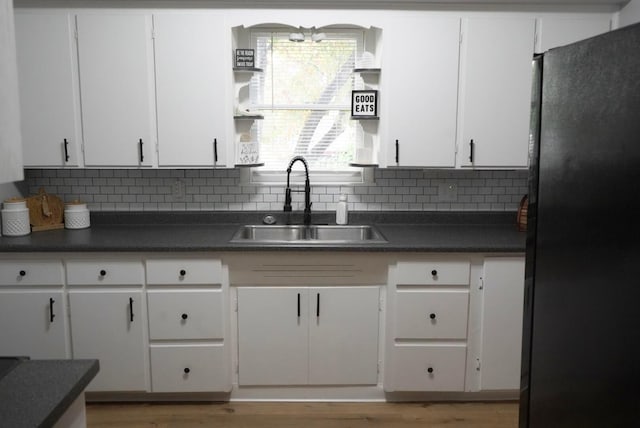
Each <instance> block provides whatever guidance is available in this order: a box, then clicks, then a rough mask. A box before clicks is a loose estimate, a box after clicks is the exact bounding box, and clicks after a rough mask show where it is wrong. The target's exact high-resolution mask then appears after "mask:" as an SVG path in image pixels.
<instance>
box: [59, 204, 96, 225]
mask: <svg viewBox="0 0 640 428" xmlns="http://www.w3.org/2000/svg"><path fill="white" fill-rule="evenodd" d="M89 226H91V220H90V215H89V209H88V208H87V204H86V203H84V202H82V201H79V200H77V199H76V200H74V201H71V202H67V203H66V204H65V206H64V227H65V228H66V229H86V228H87V227H89Z"/></svg>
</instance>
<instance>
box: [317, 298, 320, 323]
mask: <svg viewBox="0 0 640 428" xmlns="http://www.w3.org/2000/svg"><path fill="white" fill-rule="evenodd" d="M316 297H317V300H316V316H317V317H318V318H319V317H320V293H318V294H317V296H316Z"/></svg>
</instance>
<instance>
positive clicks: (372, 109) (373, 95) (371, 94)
mask: <svg viewBox="0 0 640 428" xmlns="http://www.w3.org/2000/svg"><path fill="white" fill-rule="evenodd" d="M351 116H353V117H360V118H362V117H371V118H375V117H378V91H376V90H372V89H367V90H354V91H351Z"/></svg>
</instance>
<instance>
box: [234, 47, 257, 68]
mask: <svg viewBox="0 0 640 428" xmlns="http://www.w3.org/2000/svg"><path fill="white" fill-rule="evenodd" d="M255 54H256V51H255V49H236V60H235V64H234V66H235V67H236V68H254V67H255Z"/></svg>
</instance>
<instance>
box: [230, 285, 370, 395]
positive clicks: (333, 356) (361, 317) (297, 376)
mask: <svg viewBox="0 0 640 428" xmlns="http://www.w3.org/2000/svg"><path fill="white" fill-rule="evenodd" d="M379 299H380V289H379V287H369V286H356V287H333V286H327V287H266V286H264V287H238V353H239V355H238V359H239V367H238V383H239V384H240V385H244V386H260V385H375V384H376V383H377V378H378V369H377V367H378V335H379V329H378V317H379V315H378V311H379V309H378V308H379Z"/></svg>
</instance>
